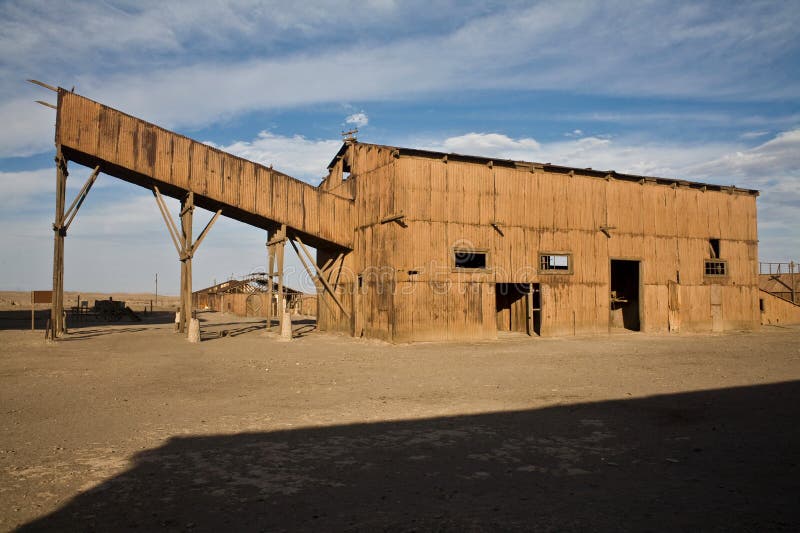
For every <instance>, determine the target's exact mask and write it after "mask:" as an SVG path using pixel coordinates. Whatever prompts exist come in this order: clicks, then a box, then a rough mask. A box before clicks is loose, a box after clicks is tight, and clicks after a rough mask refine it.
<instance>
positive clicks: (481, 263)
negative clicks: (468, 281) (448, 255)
mask: <svg viewBox="0 0 800 533" xmlns="http://www.w3.org/2000/svg"><path fill="white" fill-rule="evenodd" d="M486 256H487V253H486V252H481V251H478V250H459V249H455V250H453V257H454V260H455V263H454V264H455V267H456V268H469V269H485V268H486Z"/></svg>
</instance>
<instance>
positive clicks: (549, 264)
mask: <svg viewBox="0 0 800 533" xmlns="http://www.w3.org/2000/svg"><path fill="white" fill-rule="evenodd" d="M539 272H543V273H548V274H569V273H571V272H572V261H571V257H570V255H569V254H539Z"/></svg>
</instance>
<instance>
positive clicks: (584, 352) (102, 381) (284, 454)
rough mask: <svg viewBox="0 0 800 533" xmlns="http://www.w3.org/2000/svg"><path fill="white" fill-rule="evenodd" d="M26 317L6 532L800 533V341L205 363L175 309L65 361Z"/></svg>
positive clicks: (3, 494) (13, 346)
mask: <svg viewBox="0 0 800 533" xmlns="http://www.w3.org/2000/svg"><path fill="white" fill-rule="evenodd" d="M120 299H124V297H121V298H120ZM12 307H13V306H12ZM17 312H18V311H14V310H7V311H5V312H4V313H0V316H2V317H5V319H3V320H0V427H1V428H2V430H1V432H0V530H15V529H21V530H22V531H39V530H84V531H125V530H138V531H151V530H168V531H212V530H213V531H219V530H221V529H227V530H230V531H531V530H535V531H577V530H581V531H586V530H605V531H691V530H703V531H730V530H745V531H774V530H785V531H797V530H798V529H800V466H798V465H799V463H800V444H798V443H800V430H799V429H798V426H799V425H800V424H798V420H800V417H799V416H798V415H800V328H798V327H765V328H763V329H762V330H761V331H759V332H749V333H727V334H715V335H710V334H709V335H688V334H687V335H674V334H673V335H645V334H638V333H635V334H634V333H631V334H614V335H609V336H604V337H599V338H566V339H538V338H534V339H531V338H528V337H525V336H517V335H505V336H502V337H501V338H500V339H498V340H497V341H490V342H488V341H487V342H479V343H422V344H413V345H389V344H384V343H380V342H374V341H366V340H359V339H351V338H347V337H342V336H337V335H330V334H322V333H319V332H316V331H314V323H313V320H310V319H301V320H297V321H296V322H295V325H294V327H295V335H296V338H295V339H293V340H292V341H291V342H281V341H280V340H279V339H278V338H277V336H275V335H274V334H270V333H268V332H266V331H265V327H264V324H263V322H258V321H254V320H249V319H243V318H239V317H235V316H232V315H226V314H216V313H200V314H199V317H200V319H201V323H202V336H203V342H202V343H200V344H196V345H192V344H189V343H187V342H186V340H185V339H184V338H182V337H181V336H180V335H179V334H176V333H174V332H173V324H172V316H171V314H170V312H169V309H168V308H165V309H163V310H161V311H160V312H154V313H151V314H148V316H147V317H146V318H145V319H143V321H142V322H136V323H129V322H117V323H114V324H105V323H99V322H87V323H83V324H73V325H70V329H69V334H68V335H67V336H66V337H65V338H63V339H62V340H59V341H57V342H55V343H50V344H46V343H45V342H44V338H43V334H42V332H41V331H40V330H37V331H33V332H32V331H30V329H29V327H30V324H29V316H30V315H29V311H28V315H27V316H28V322H27V323H26V322H25V320H24V319H18V318H15V315H13V313H17ZM8 313H12V315H8ZM26 328H27V329H26Z"/></svg>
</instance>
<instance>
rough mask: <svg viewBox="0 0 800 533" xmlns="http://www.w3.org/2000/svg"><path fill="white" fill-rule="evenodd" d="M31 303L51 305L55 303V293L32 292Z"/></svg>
mask: <svg viewBox="0 0 800 533" xmlns="http://www.w3.org/2000/svg"><path fill="white" fill-rule="evenodd" d="M31 303H34V304H50V303H53V291H51V290H50V291H31Z"/></svg>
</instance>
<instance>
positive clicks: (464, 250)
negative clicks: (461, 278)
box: [450, 246, 491, 272]
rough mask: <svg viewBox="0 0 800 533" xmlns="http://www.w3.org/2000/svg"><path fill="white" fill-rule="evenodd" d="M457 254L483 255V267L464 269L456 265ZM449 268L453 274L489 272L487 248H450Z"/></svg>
mask: <svg viewBox="0 0 800 533" xmlns="http://www.w3.org/2000/svg"><path fill="white" fill-rule="evenodd" d="M457 253H462V254H464V253H468V254H483V255H484V257H485V258H486V261H485V262H484V266H482V267H464V266H458V265H456V254H457ZM450 261H451V263H450V268H451V269H452V270H453V271H454V272H487V271H489V270H490V264H491V263H489V249H488V248H467V247H463V246H453V247H451V248H450Z"/></svg>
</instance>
